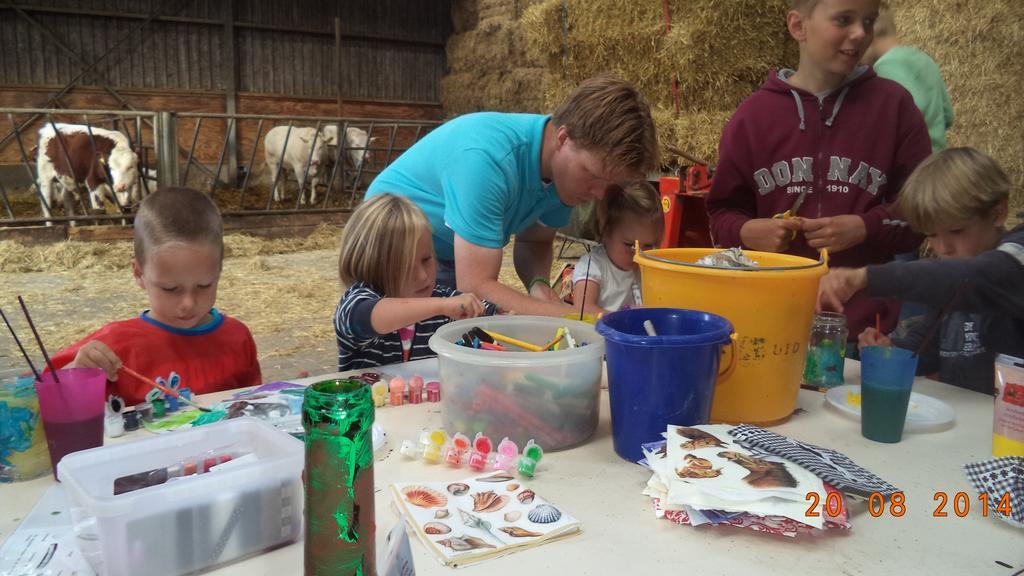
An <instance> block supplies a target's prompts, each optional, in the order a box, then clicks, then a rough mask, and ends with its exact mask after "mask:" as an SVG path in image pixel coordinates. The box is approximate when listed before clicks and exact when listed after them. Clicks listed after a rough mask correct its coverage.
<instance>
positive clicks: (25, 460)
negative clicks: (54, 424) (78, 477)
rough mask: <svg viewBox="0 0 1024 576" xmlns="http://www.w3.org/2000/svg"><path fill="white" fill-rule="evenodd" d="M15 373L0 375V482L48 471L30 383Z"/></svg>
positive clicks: (42, 435)
mask: <svg viewBox="0 0 1024 576" xmlns="http://www.w3.org/2000/svg"><path fill="white" fill-rule="evenodd" d="M18 372H19V371H18V370H10V371H7V372H5V373H2V374H0V483H3V482H21V481H23V480H32V479H34V478H39V477H40V476H45V475H46V473H47V472H49V471H50V453H49V451H48V450H47V449H46V433H45V432H44V430H43V421H42V419H41V417H40V416H39V397H38V396H37V395H36V389H35V386H33V382H34V380H33V377H32V375H31V374H28V375H20V374H18Z"/></svg>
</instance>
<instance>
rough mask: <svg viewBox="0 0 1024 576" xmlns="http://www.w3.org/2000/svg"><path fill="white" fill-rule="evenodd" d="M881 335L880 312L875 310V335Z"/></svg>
mask: <svg viewBox="0 0 1024 576" xmlns="http://www.w3.org/2000/svg"><path fill="white" fill-rule="evenodd" d="M881 335H882V313H881V312H875V337H876V338H877V337H879V336H881Z"/></svg>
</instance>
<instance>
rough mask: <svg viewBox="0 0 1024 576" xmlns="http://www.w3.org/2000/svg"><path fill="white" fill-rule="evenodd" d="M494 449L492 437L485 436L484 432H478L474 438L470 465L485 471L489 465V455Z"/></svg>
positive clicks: (474, 468)
mask: <svg viewBox="0 0 1024 576" xmlns="http://www.w3.org/2000/svg"><path fill="white" fill-rule="evenodd" d="M492 449H493V448H492V447H491V439H490V438H488V437H487V436H484V434H483V432H477V433H476V437H475V438H473V452H471V453H470V455H469V467H470V468H472V469H473V470H477V471H483V470H484V469H485V468H486V467H487V457H488V456H490V454H491V450H492Z"/></svg>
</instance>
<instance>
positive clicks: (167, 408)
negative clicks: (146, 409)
mask: <svg viewBox="0 0 1024 576" xmlns="http://www.w3.org/2000/svg"><path fill="white" fill-rule="evenodd" d="M163 401H164V413H165V414H172V413H174V412H177V411H178V409H179V408H181V404H180V401H179V400H178V399H177V398H176V397H175V396H171V395H170V394H164V397H163ZM155 407H156V406H155V401H154V408H155ZM157 418H159V416H157Z"/></svg>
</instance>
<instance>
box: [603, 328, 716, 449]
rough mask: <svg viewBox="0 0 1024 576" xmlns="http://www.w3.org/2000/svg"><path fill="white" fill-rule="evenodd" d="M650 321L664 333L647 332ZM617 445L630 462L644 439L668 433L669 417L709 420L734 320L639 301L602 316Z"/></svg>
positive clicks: (684, 422)
mask: <svg viewBox="0 0 1024 576" xmlns="http://www.w3.org/2000/svg"><path fill="white" fill-rule="evenodd" d="M645 320H650V321H651V323H652V324H653V326H654V329H655V331H656V332H657V334H658V335H657V336H648V335H647V332H646V330H645V329H644V321H645ZM596 327H597V331H598V333H600V334H601V335H602V336H604V338H605V354H606V355H607V358H608V397H609V403H610V405H611V415H612V443H613V445H614V447H615V452H616V453H617V454H618V455H619V456H621V457H622V458H624V459H626V460H629V461H630V462H636V461H637V460H640V459H641V458H643V457H644V454H643V450H641V448H640V445H641V444H645V443H647V442H655V441H658V440H661V439H662V434H663V433H664V432H665V429H666V427H667V426H668V425H669V424H675V425H680V426H693V425H695V424H706V423H707V421H708V418H709V417H710V415H711V402H712V400H714V394H715V381H716V380H717V378H718V366H719V360H720V357H721V351H722V345H723V344H726V343H728V342H729V341H730V340H731V337H732V331H733V330H732V324H731V323H730V322H729V321H728V320H726V319H725V318H723V317H721V316H718V315H716V314H710V313H708V312H701V311H697V310H684V309H681V308H635V309H632V310H621V311H619V312H613V313H611V314H607V315H605V316H603V317H601V319H600V320H598V322H597V326H596Z"/></svg>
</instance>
